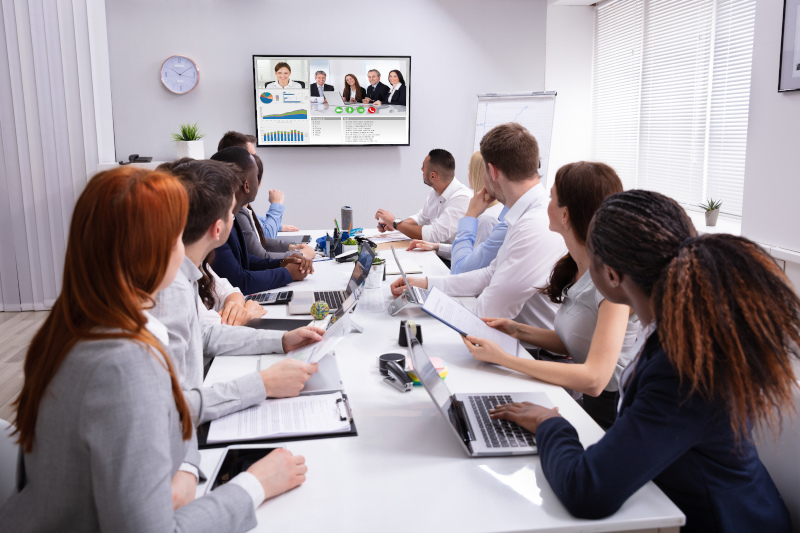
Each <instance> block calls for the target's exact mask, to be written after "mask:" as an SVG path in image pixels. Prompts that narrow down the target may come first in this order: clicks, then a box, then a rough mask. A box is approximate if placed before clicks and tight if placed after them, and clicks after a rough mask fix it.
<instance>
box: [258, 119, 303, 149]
mask: <svg viewBox="0 0 800 533" xmlns="http://www.w3.org/2000/svg"><path fill="white" fill-rule="evenodd" d="M258 137H259V141H261V142H262V143H270V144H272V143H275V144H308V142H309V135H308V121H307V120H280V121H278V120H276V121H270V122H269V124H262V125H261V127H260V128H259V132H258Z"/></svg>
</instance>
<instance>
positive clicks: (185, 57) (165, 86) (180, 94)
mask: <svg viewBox="0 0 800 533" xmlns="http://www.w3.org/2000/svg"><path fill="white" fill-rule="evenodd" d="M173 57H181V58H183V59H186V60H189V61H191V62H192V65H194V68H195V70H196V71H197V81H196V82H195V84H194V86H193V87H192V88H191V89H189V90H188V91H186V92H185V93H179V92H177V91H173V90H172V89H170V88H169V87H167V84H166V83H164V78H163V76H161V71H162V70H164V65H166V64H167V61H169V60H170V59H172V58H173ZM158 79H159V80H161V85H163V86H164V88H165V89H166V90H168V91H169V92H171V93H172V94H177V95H178V96H182V95H184V94H189V93H190V92H192V91H194V90H195V88H196V87H197V86H198V85H199V84H200V67H198V66H197V63H195V62H194V60H193V59H192V58H190V57H187V56H184V55H181V54H173V55H171V56H169V57H168V58H166V59H165V60H164V62H163V63H161V68H160V69H158Z"/></svg>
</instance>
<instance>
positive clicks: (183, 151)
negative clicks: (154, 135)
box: [175, 140, 205, 159]
mask: <svg viewBox="0 0 800 533" xmlns="http://www.w3.org/2000/svg"><path fill="white" fill-rule="evenodd" d="M175 145H176V147H177V148H176V152H177V158H178V159H181V158H182V157H191V158H192V159H205V152H204V151H203V141H202V140H199V141H176V142H175Z"/></svg>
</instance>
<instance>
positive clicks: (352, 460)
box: [197, 231, 685, 533]
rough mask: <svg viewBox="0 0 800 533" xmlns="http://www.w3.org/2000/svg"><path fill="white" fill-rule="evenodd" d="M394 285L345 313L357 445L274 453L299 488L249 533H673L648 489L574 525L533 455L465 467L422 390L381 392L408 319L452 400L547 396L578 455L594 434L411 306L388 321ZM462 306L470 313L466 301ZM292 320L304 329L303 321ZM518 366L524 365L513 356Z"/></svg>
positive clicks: (223, 361) (673, 524)
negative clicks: (300, 478)
mask: <svg viewBox="0 0 800 533" xmlns="http://www.w3.org/2000/svg"><path fill="white" fill-rule="evenodd" d="M301 233H304V234H311V235H312V236H314V237H316V236H319V235H320V234H324V232H319V231H305V232H301ZM368 233H372V232H368ZM312 242H313V240H312ZM398 244H400V243H398ZM380 248H386V246H385V245H384V246H380V247H379V252H378V255H379V256H380V257H385V258H391V251H390V250H386V249H383V250H380ZM398 248H399V250H398V256H399V258H400V261H401V263H403V264H405V262H410V263H413V264H416V265H418V266H420V267H421V268H422V270H423V272H424V274H425V275H447V274H448V269H447V267H445V265H444V264H443V263H442V261H441V260H440V259H439V258H438V257H437V256H436V254H435V253H433V252H416V251H412V252H407V251H405V245H402V244H401V246H399V247H398ZM353 266H354V264H353V263H337V262H335V261H330V260H328V261H321V262H315V263H314V267H315V272H314V274H313V275H311V276H309V277H308V278H306V279H305V280H303V281H300V282H294V283H292V284H290V285H289V286H288V288H289V289H291V290H335V289H344V287H345V286H346V284H347V281H348V279H349V278H350V274H351V273H352V271H353ZM397 277H398V276H396V275H395V276H392V275H387V276H386V281H384V282H383V284H382V286H381V287H380V288H377V289H364V290H363V293H362V295H361V297H360V299H359V301H358V304H357V306H356V308H355V310H354V311H353V314H352V320H353V321H354V322H355V323H357V324H358V325H360V326H361V327H362V328H363V332H362V333H356V332H351V333H349V334H348V335H346V336H345V338H344V339H342V340H341V341H340V342H339V343H338V344H337V345H336V348H335V360H336V362H337V365H338V369H339V372H340V375H341V377H342V380H343V382H344V392H345V393H346V394H347V396H348V398H349V401H350V408H351V410H352V416H353V419H354V421H355V425H356V428H357V430H358V435H357V436H346V437H345V436H342V437H337V438H325V439H315V440H302V441H288V442H285V443H281V444H282V445H285V446H286V447H287V448H288V449H289V450H291V451H292V452H293V453H295V454H301V455H303V456H305V458H306V463H307V465H308V474H307V480H306V482H305V483H304V484H303V485H302V486H300V487H298V488H296V489H294V490H292V491H290V492H288V493H285V494H283V495H280V496H278V497H276V498H273V499H271V500H268V501H266V502H264V503H263V504H261V506H260V507H259V508H258V510H257V517H258V526H257V527H256V528H255V529H254V530H253V531H265V532H266V531H270V532H273V531H274V532H281V533H287V532H291V531H348V532H353V531H356V532H358V531H364V532H377V531H380V532H395V531H396V532H407V531H415V532H428V531H437V532H442V531H459V532H490V531H492V532H500V531H504V532H525V531H585V532H605V531H663V532H677V531H678V529H679V527H680V526H681V525H683V524H684V522H685V517H684V515H683V514H682V513H681V511H680V510H679V509H678V508H677V507H676V506H675V504H673V503H672V501H671V500H669V498H667V496H666V495H665V494H664V493H663V492H661V490H660V489H658V487H656V486H655V484H653V483H652V482H650V483H648V484H647V485H645V486H644V487H642V488H641V489H640V490H638V491H637V492H636V493H635V494H634V495H633V496H631V498H630V499H629V500H628V501H627V502H625V504H624V505H623V506H622V508H620V510H619V511H617V512H616V513H615V514H613V515H612V516H609V517H607V518H605V519H602V520H583V519H577V518H574V517H573V516H571V515H570V514H569V513H568V512H567V510H566V509H565V508H564V506H563V505H562V504H561V502H560V501H559V500H558V498H557V497H556V495H555V494H554V493H553V491H552V489H551V488H550V486H549V484H548V483H547V480H546V479H545V477H544V474H543V472H542V468H541V465H540V462H539V458H538V456H535V455H529V456H514V457H482V458H470V457H467V456H466V454H465V453H464V451H463V449H462V447H461V445H460V443H459V442H458V441H457V440H456V438H455V436H454V435H453V433H452V432H451V430H450V428H448V427H447V422H446V421H445V420H444V418H443V417H442V416H441V415H440V413H439V411H438V409H437V408H436V406H435V405H434V403H433V402H432V401H431V398H430V396H428V394H427V393H426V391H425V390H424V389H423V388H422V387H419V386H415V387H414V389H413V390H412V391H411V392H405V393H403V392H399V391H398V390H396V389H395V388H393V387H392V386H390V385H388V384H387V383H384V381H383V377H384V376H382V375H381V374H380V372H379V370H378V357H379V356H380V355H381V354H384V353H389V352H396V353H401V354H406V355H407V354H408V351H407V350H408V349H407V348H402V347H400V346H399V344H398V335H399V328H400V320H401V319H409V320H414V321H415V322H416V323H417V324H419V325H421V326H422V330H423V347H424V349H425V351H426V353H427V354H428V355H429V356H431V357H440V358H441V359H442V360H443V361H444V362H445V364H446V365H447V369H448V374H447V377H446V379H445V384H446V385H447V387H448V388H449V389H450V390H451V391H452V392H453V393H457V392H473V393H474V392H477V393H481V392H486V393H494V392H544V393H546V394H547V395H548V397H549V399H550V400H551V401H552V402H553V404H555V405H557V406H558V407H559V409H560V413H561V415H562V416H564V417H565V418H566V419H567V420H569V421H570V422H571V423H572V424H573V425H574V426H575V428H576V429H577V431H578V435H579V437H580V440H581V442H582V444H583V445H584V446H589V445H591V444H593V443H594V442H596V441H597V440H599V439H600V438H601V437H602V435H603V430H602V429H601V428H600V427H599V426H598V425H597V424H596V423H595V422H594V421H593V420H592V419H591V418H590V417H589V416H588V415H587V414H586V413H585V412H584V411H583V409H582V408H581V407H580V406H579V405H578V404H577V403H576V402H575V401H574V400H573V399H572V398H571V397H570V396H569V395H568V394H567V393H566V392H565V391H564V389H562V388H561V387H557V386H554V385H550V384H546V383H542V382H540V381H537V380H535V379H533V378H530V377H528V376H525V375H523V374H520V373H517V372H515V371H513V370H508V369H505V368H501V367H498V366H494V365H490V364H486V363H482V362H479V361H477V360H475V359H474V358H473V357H472V355H471V354H470V353H469V351H468V350H467V349H466V347H465V346H464V344H463V342H462V341H461V337H460V335H459V334H458V333H456V332H455V331H453V330H452V329H450V328H449V327H447V326H445V325H444V324H442V323H440V322H439V321H437V320H435V319H434V318H431V317H429V316H428V315H427V314H425V313H424V312H423V311H422V310H421V309H420V308H419V307H418V306H416V307H413V308H405V309H403V310H402V311H400V313H399V314H398V315H396V316H389V314H388V312H387V307H388V306H389V303H390V302H391V301H392V299H393V297H392V296H391V291H390V288H389V285H390V284H391V282H392V281H393V280H394V279H396V278H397ZM279 290H286V287H284V288H282V289H279ZM460 300H461V301H462V303H464V304H465V305H466V306H467V307H472V308H474V301H475V299H474V298H460ZM268 310H269V312H268V314H267V315H266V317H265V318H286V317H287V316H288V315H287V313H286V306H269V307H268ZM292 318H307V319H308V320H309V321H310V320H312V317H311V315H307V316H306V317H301V316H295V317H292ZM519 355H520V356H521V357H529V355H528V354H527V352H526V351H525V350H524V349H522V348H520V353H519ZM270 357H274V358H281V357H283V355H272V356H270ZM258 358H259V356H227V357H217V358H216V359H215V360H214V362H213V364H212V366H211V369H210V370H209V373H208V375H207V377H206V384H207V385H208V384H210V383H213V382H215V381H219V380H223V379H231V378H233V377H236V376H237V375H241V374H243V373H246V372H252V371H254V370H255V368H256V365H257V363H256V359H258ZM223 452H224V448H216V449H207V450H202V451H201V455H202V463H201V468H202V469H203V471H204V472H205V473H206V475H210V474H211V472H213V471H214V468H215V466H216V465H217V463H218V462H219V460H220V458H221V457H222V454H223ZM205 485H206V483H201V484H199V485H198V488H197V495H198V497H200V496H201V495H202V494H203V493H205V490H206V486H205Z"/></svg>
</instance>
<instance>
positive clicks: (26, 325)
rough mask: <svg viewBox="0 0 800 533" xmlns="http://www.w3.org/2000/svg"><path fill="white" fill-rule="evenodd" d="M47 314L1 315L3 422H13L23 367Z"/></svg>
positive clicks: (0, 405)
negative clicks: (29, 346)
mask: <svg viewBox="0 0 800 533" xmlns="http://www.w3.org/2000/svg"><path fill="white" fill-rule="evenodd" d="M45 318H47V311H31V312H25V313H0V419H3V420H8V421H13V420H14V409H13V408H12V407H11V403H12V402H13V401H14V400H15V399H16V398H17V395H18V394H19V391H20V390H21V389H22V364H23V362H24V361H25V353H26V352H27V350H28V345H29V344H30V342H31V339H32V338H33V335H34V334H35V333H36V331H37V330H38V329H39V326H41V325H42V323H43V322H44V319H45Z"/></svg>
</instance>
